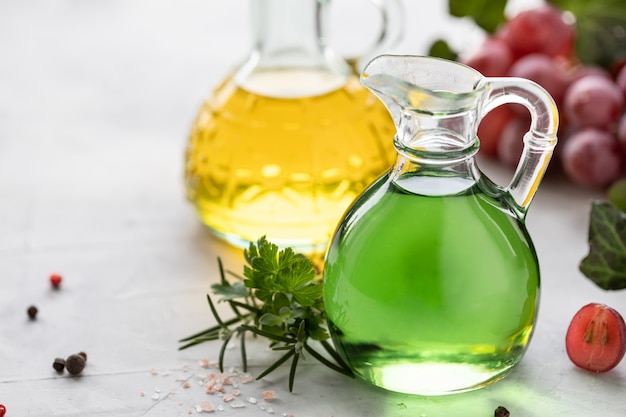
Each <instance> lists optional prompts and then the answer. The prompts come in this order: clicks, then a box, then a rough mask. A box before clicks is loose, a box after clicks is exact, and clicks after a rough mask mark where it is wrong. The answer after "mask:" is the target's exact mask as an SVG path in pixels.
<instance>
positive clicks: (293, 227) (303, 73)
mask: <svg viewBox="0 0 626 417" xmlns="http://www.w3.org/2000/svg"><path fill="white" fill-rule="evenodd" d="M398 1H399V0H393V1H392V0H386V1H383V0H378V1H376V2H374V3H375V4H377V5H378V6H379V8H380V10H381V12H382V16H383V27H382V31H381V35H380V37H379V42H378V44H377V50H378V51H380V50H381V49H385V48H388V47H390V45H391V44H393V43H394V42H395V41H397V40H398V39H399V37H400V32H401V30H402V29H401V25H400V24H399V20H400V19H398V16H399V12H400V4H399V3H398ZM328 7H329V1H328V0H252V1H251V12H252V13H251V15H252V22H253V25H252V26H253V27H252V29H253V38H254V43H253V48H252V51H251V53H250V54H249V56H248V59H247V61H246V62H245V63H244V64H243V65H241V66H240V67H239V68H238V69H237V70H236V71H234V72H233V74H231V75H230V76H229V77H228V78H227V79H226V80H225V81H224V82H223V83H222V84H221V85H220V86H219V87H217V89H216V90H215V91H214V92H213V94H212V95H211V97H209V98H208V99H207V100H206V101H205V102H204V103H203V105H202V106H201V108H200V111H199V113H198V115H197V117H196V119H195V122H194V124H193V126H192V129H191V134H190V138H189V142H188V146H187V150H186V155H185V158H186V163H185V185H186V192H187V197H188V199H189V200H190V201H191V202H192V203H193V204H194V206H195V208H196V211H197V213H198V215H199V217H200V218H201V219H202V221H203V222H204V223H205V224H206V225H207V226H208V227H209V229H210V230H211V231H212V232H213V233H214V234H216V235H217V236H218V237H220V238H222V239H224V240H226V241H228V242H229V243H231V244H234V245H236V246H247V245H248V242H250V241H255V240H257V239H258V238H259V237H260V236H263V235H266V236H267V238H268V239H269V240H271V241H272V242H274V243H276V244H278V245H281V246H292V247H294V248H296V249H297V250H299V251H302V252H305V253H313V252H319V251H320V250H323V249H324V248H325V246H326V244H327V242H328V240H329V238H330V236H331V234H332V232H333V230H334V228H335V226H336V223H337V222H338V220H339V218H340V216H341V215H342V213H343V212H344V210H345V209H346V208H347V207H348V205H349V204H350V203H351V202H352V200H353V199H354V198H355V197H356V196H357V195H358V194H359V193H360V192H361V191H362V190H363V189H364V188H365V186H366V185H368V184H369V183H370V182H371V181H373V180H374V179H375V178H376V177H377V176H378V175H379V174H381V173H382V172H383V171H385V170H387V169H388V168H389V167H390V166H391V164H392V163H393V160H394V158H395V151H394V148H393V143H392V141H391V140H390V139H389V138H390V137H392V136H393V132H394V131H395V127H394V123H393V121H392V119H391V117H390V116H389V114H388V112H387V111H386V109H385V107H384V106H383V104H382V103H381V102H380V101H379V100H377V99H376V98H375V97H374V96H373V95H372V94H371V93H370V92H369V91H368V90H367V89H365V88H364V87H363V86H361V84H360V82H359V79H358V74H357V73H356V71H355V70H354V66H352V65H350V64H349V63H348V62H347V61H346V60H344V59H343V58H342V57H340V56H338V55H337V54H336V53H334V52H333V50H332V49H331V48H330V47H329V45H328V44H327V38H326V26H327V25H328V12H329V10H328Z"/></svg>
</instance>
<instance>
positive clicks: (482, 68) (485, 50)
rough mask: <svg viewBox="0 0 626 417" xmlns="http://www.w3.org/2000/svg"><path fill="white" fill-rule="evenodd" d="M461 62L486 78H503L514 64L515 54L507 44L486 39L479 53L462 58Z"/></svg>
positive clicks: (495, 39)
mask: <svg viewBox="0 0 626 417" xmlns="http://www.w3.org/2000/svg"><path fill="white" fill-rule="evenodd" d="M461 62H462V63H464V64H465V65H469V66H470V67H472V68H474V69H475V70H477V71H478V72H480V73H481V74H483V75H484V76H486V77H503V76H505V75H506V74H507V71H508V70H509V68H510V67H511V64H512V63H513V53H511V48H510V47H509V45H508V44H507V43H506V42H504V41H503V40H501V39H497V38H493V37H490V38H487V39H485V41H484V42H483V44H482V45H481V46H480V48H479V49H478V51H476V52H475V53H473V54H472V55H470V56H468V57H466V58H462V59H461Z"/></svg>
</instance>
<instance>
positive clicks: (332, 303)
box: [324, 56, 558, 395]
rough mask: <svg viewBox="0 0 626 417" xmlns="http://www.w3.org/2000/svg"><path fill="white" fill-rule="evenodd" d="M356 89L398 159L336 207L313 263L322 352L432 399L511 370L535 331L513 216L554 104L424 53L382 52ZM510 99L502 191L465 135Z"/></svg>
mask: <svg viewBox="0 0 626 417" xmlns="http://www.w3.org/2000/svg"><path fill="white" fill-rule="evenodd" d="M361 80H362V82H363V84H364V85H366V86H367V87H368V88H369V89H371V90H372V91H373V92H374V93H376V94H377V95H378V97H379V98H380V99H381V100H382V101H383V102H385V104H386V105H387V107H388V109H389V111H390V113H391V114H392V115H393V118H394V120H395V123H396V128H397V133H396V135H395V137H394V140H393V142H394V146H395V148H396V151H397V158H396V160H395V164H394V165H393V167H392V168H391V169H390V170H389V171H388V172H387V173H385V174H384V175H382V176H381V177H379V178H378V179H377V180H376V181H375V182H373V183H372V185H370V186H369V187H368V188H367V189H366V190H365V191H364V192H363V193H362V194H361V195H360V196H359V197H358V198H357V199H356V200H355V202H354V203H353V204H352V205H351V207H350V208H349V209H348V211H347V212H346V214H345V216H344V218H343V220H342V221H341V223H340V224H339V226H338V228H337V229H336V232H335V235H334V237H333V239H332V241H331V244H330V246H329V248H328V251H327V253H326V259H325V269H324V303H325V307H326V311H327V314H328V324H329V329H330V332H331V335H332V338H333V341H334V343H335V346H336V348H337V350H338V351H339V353H340V355H341V356H342V358H343V359H344V360H345V361H346V363H347V364H348V365H349V366H350V367H351V368H352V369H353V371H354V372H355V374H356V375H358V376H359V377H361V378H362V379H364V380H366V381H369V382H371V383H372V384H375V385H377V386H380V387H383V388H386V389H388V390H392V391H397V392H403V393H410V394H418V395H443V394H449V393H456V392H463V391H469V390H473V389H476V388H479V387H481V386H484V385H486V384H489V383H491V382H493V381H496V380H498V379H500V378H502V377H503V376H505V375H506V374H507V373H508V372H509V371H510V370H511V369H512V367H513V366H515V365H516V364H517V363H518V362H519V361H520V360H521V358H522V355H523V354H524V352H525V350H526V347H527V344H528V342H529V340H530V337H531V334H532V332H533V326H534V323H535V318H536V313H537V306H538V302H539V266H538V260H537V256H536V253H535V249H534V247H533V244H532V241H531V239H530V237H529V235H528V233H527V230H526V228H525V226H524V218H525V215H526V212H527V209H528V206H529V204H530V202H531V200H532V198H533V195H534V194H535V191H536V190H537V186H538V185H539V182H540V181H541V178H542V177H543V174H544V171H545V169H546V167H547V165H548V162H549V160H550V158H551V156H552V152H553V149H554V146H555V145H556V141H557V138H556V131H557V125H558V113H557V108H556V106H555V104H554V101H553V100H552V98H551V97H550V96H549V95H548V93H546V91H545V90H544V89H543V88H541V87H540V86H538V85H537V84H535V83H533V82H531V81H528V80H525V79H519V78H485V77H483V76H482V75H481V74H479V73H478V72H476V71H475V70H473V69H471V68H469V67H466V66H464V65H462V64H458V63H456V62H451V61H446V60H441V59H436V58H430V57H412V56H381V57H378V58H375V59H374V60H373V61H371V62H370V64H369V65H368V66H367V67H366V68H365V69H364V72H363V75H362V77H361ZM509 102H515V103H519V104H522V105H524V106H525V107H526V108H527V109H528V111H529V112H530V114H531V116H532V123H531V127H530V131H529V132H528V133H527V134H526V135H525V136H524V138H523V140H524V151H523V155H522V157H521V160H520V163H519V165H518V168H517V170H516V172H515V174H514V176H513V178H512V180H511V183H510V184H509V185H508V186H506V187H501V186H499V185H496V184H495V183H493V182H492V181H490V180H489V179H488V178H487V177H486V176H485V175H484V174H483V173H482V172H481V170H480V169H479V168H478V166H477V163H476V161H475V158H474V157H475V154H476V152H477V151H478V148H479V140H478V138H477V137H476V131H477V128H478V125H479V123H480V120H481V118H482V116H483V115H485V114H486V113H487V112H489V111H490V110H491V109H493V108H495V107H496V106H499V105H501V104H504V103H509ZM520 140H522V138H520Z"/></svg>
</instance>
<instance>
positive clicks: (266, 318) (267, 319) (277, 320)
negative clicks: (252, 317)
mask: <svg viewBox="0 0 626 417" xmlns="http://www.w3.org/2000/svg"><path fill="white" fill-rule="evenodd" d="M259 323H261V324H262V325H264V326H278V325H279V324H282V323H283V318H282V317H280V316H277V315H276V314H272V313H265V314H263V315H262V316H261V317H260V318H259Z"/></svg>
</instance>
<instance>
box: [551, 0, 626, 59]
mask: <svg viewBox="0 0 626 417" xmlns="http://www.w3.org/2000/svg"><path fill="white" fill-rule="evenodd" d="M549 3H552V4H553V5H555V6H557V7H559V8H560V9H562V10H566V11H569V12H571V13H572V14H573V15H574V16H575V17H576V30H577V36H576V53H577V54H578V57H579V58H580V60H581V61H582V62H584V63H586V64H597V65H601V66H603V67H605V68H610V67H611V66H612V65H613V64H614V63H615V62H617V61H618V60H620V59H624V58H626V7H624V6H625V3H624V0H549Z"/></svg>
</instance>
